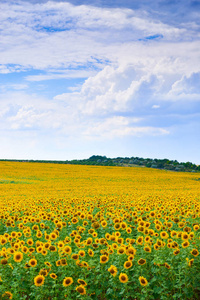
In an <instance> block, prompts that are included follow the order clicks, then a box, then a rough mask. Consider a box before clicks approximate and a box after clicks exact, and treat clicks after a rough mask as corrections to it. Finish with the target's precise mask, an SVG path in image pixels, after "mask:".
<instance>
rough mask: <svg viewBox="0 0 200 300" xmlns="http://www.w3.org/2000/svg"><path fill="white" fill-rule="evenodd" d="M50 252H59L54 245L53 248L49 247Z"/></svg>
mask: <svg viewBox="0 0 200 300" xmlns="http://www.w3.org/2000/svg"><path fill="white" fill-rule="evenodd" d="M49 250H50V251H51V252H56V251H57V249H56V247H55V246H53V245H51V246H50V247H49Z"/></svg>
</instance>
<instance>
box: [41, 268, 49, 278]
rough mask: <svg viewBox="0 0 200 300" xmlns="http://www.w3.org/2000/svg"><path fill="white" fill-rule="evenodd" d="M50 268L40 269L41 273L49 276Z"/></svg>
mask: <svg viewBox="0 0 200 300" xmlns="http://www.w3.org/2000/svg"><path fill="white" fill-rule="evenodd" d="M48 270H50V269H48ZM48 270H47V269H42V270H40V272H39V275H42V276H47V275H48V273H49V272H48Z"/></svg>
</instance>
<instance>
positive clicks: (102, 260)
mask: <svg viewBox="0 0 200 300" xmlns="http://www.w3.org/2000/svg"><path fill="white" fill-rule="evenodd" d="M108 260H109V257H108V256H107V255H101V256H100V263H101V264H105V263H107V261H108Z"/></svg>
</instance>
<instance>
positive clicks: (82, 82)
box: [0, 0, 200, 164]
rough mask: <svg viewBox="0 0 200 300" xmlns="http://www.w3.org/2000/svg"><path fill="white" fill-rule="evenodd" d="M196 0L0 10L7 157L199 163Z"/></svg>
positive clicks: (0, 101)
mask: <svg viewBox="0 0 200 300" xmlns="http://www.w3.org/2000/svg"><path fill="white" fill-rule="evenodd" d="M199 49H200V2H199V1H189V0H184V1H151V0H148V1H147V0H142V1H133V0H115V1H114V0H110V1H109V0H96V1H95V0H85V1H84V0H74V1H72V0H70V1H66V0H65V1H59V0H56V1H44V0H42V1H41V0H40V1H37V0H29V1H19V0H15V1H1V13H0V145H1V147H0V158H8V159H11V158H14V159H17V158H18V159H52V160H68V159H74V158H77V159H80V158H88V157H89V156H91V155H93V154H99V155H106V156H108V157H118V156H130V157H131V156H139V157H145V158H147V157H150V158H169V159H176V160H178V161H180V162H181V161H183V162H186V161H191V162H193V163H196V164H200V134H199V132H200V51H199Z"/></svg>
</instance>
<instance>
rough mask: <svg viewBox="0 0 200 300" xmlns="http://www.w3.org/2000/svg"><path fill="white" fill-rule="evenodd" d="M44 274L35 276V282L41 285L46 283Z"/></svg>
mask: <svg viewBox="0 0 200 300" xmlns="http://www.w3.org/2000/svg"><path fill="white" fill-rule="evenodd" d="M44 280H45V278H44V276H43V275H37V276H36V277H35V278H34V284H35V285H36V286H41V285H43V284H44Z"/></svg>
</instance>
